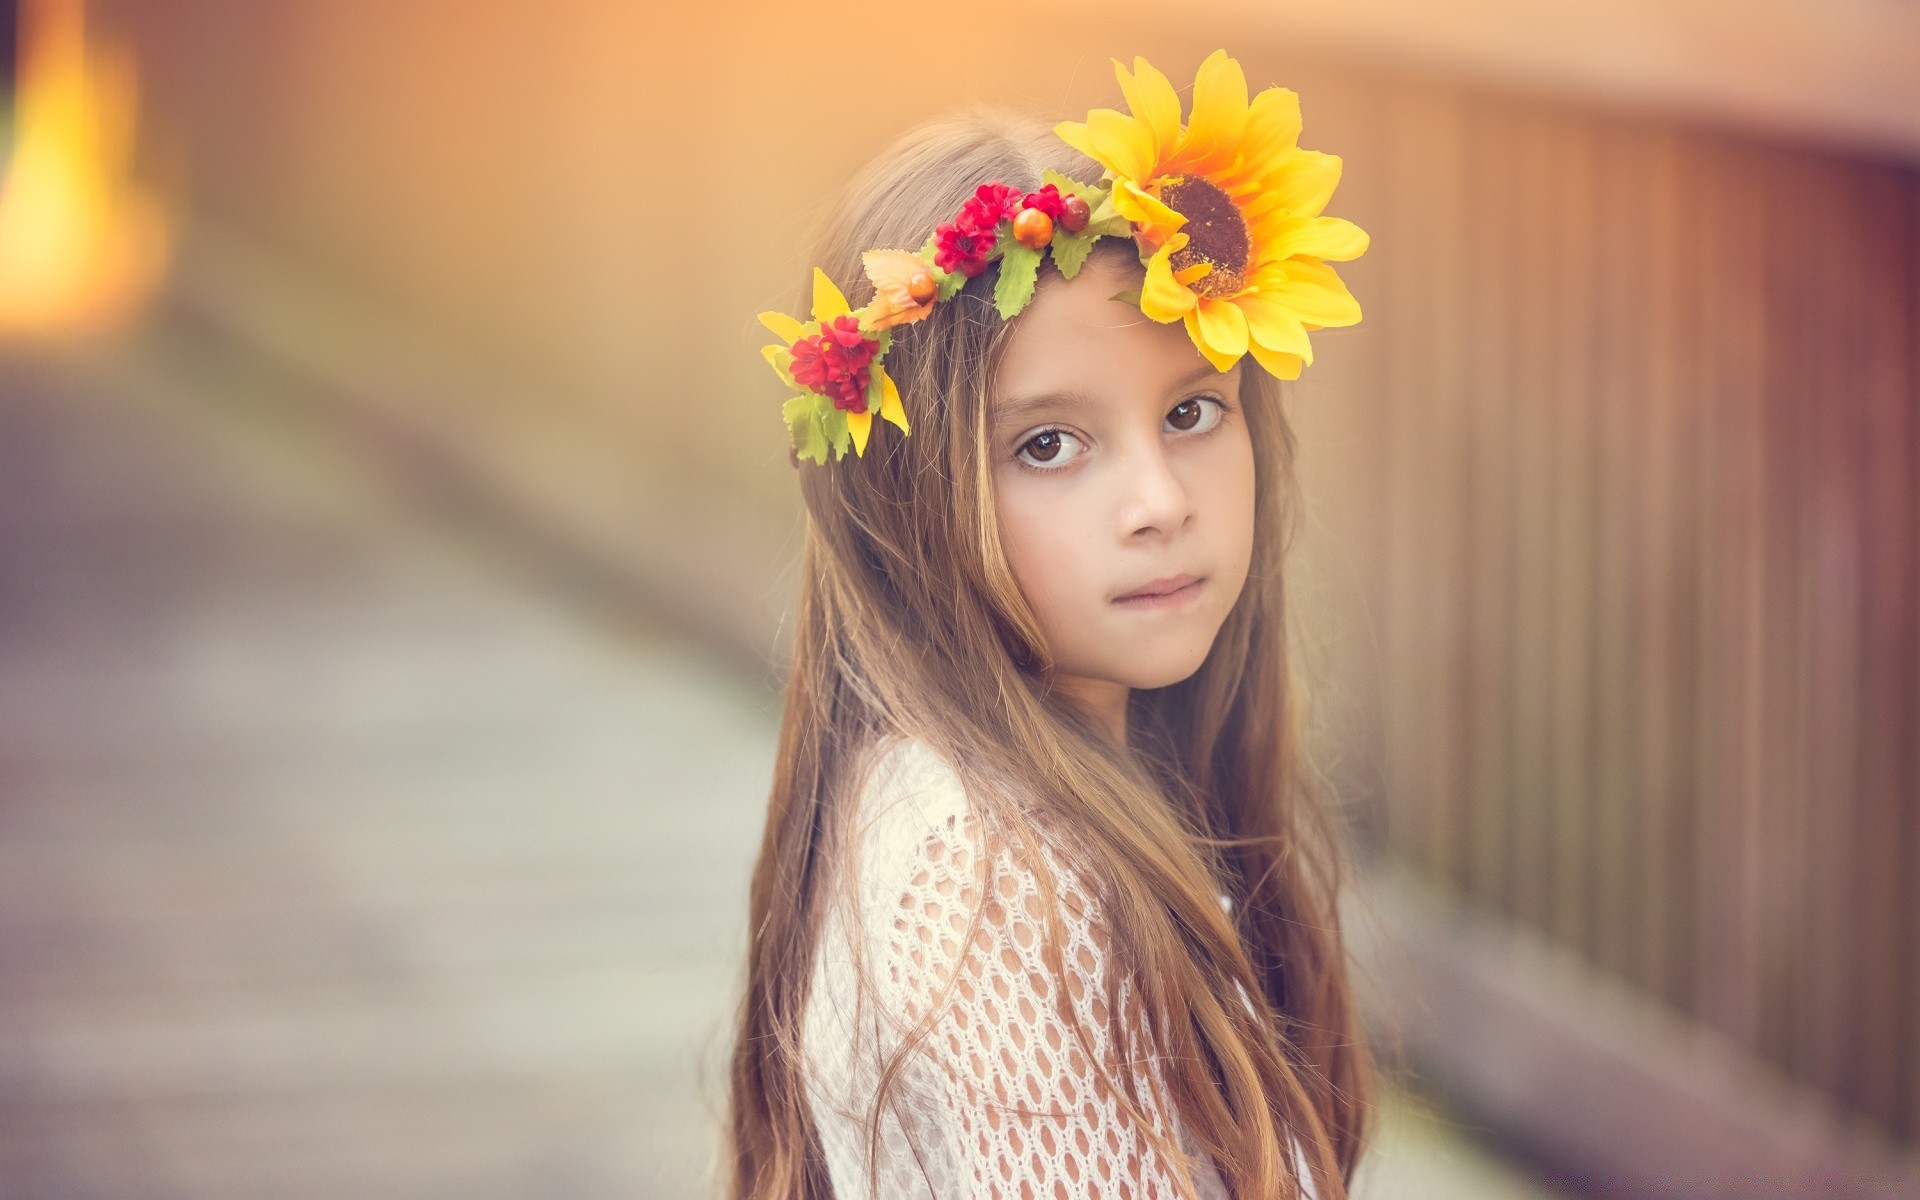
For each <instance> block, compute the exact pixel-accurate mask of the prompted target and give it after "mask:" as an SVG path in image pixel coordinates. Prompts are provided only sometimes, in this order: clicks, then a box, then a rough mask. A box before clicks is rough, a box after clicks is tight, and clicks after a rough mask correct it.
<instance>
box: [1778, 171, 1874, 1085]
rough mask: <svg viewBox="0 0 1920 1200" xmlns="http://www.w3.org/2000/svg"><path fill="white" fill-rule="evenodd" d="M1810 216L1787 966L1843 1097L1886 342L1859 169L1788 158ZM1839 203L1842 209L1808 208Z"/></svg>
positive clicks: (1805, 1052)
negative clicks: (1871, 297)
mask: <svg viewBox="0 0 1920 1200" xmlns="http://www.w3.org/2000/svg"><path fill="white" fill-rule="evenodd" d="M1800 177H1801V179H1802V180H1803V181H1804V186H1805V188H1806V197H1807V202H1808V204H1809V205H1810V212H1809V216H1810V217H1813V219H1810V220H1808V221H1806V222H1805V223H1804V224H1802V225H1801V230H1802V233H1801V239H1802V242H1803V245H1804V246H1805V250H1806V253H1807V254H1808V255H1809V257H1810V259H1811V261H1810V262H1808V263H1807V264H1806V267H1805V270H1804V275H1803V278H1802V282H1801V286H1802V288H1803V289H1804V290H1805V291H1806V292H1807V293H1808V294H1809V295H1810V296H1817V297H1819V298H1820V299H1819V300H1818V302H1817V305H1809V306H1808V311H1806V313H1805V314H1804V319H1805V328H1806V333H1807V336H1808V338H1809V341H1810V343H1811V344H1809V345H1808V346H1807V348H1806V351H1805V354H1804V358H1805V361H1806V364H1807V369H1808V374H1809V377H1810V378H1809V385H1810V386H1809V387H1808V388H1807V392H1806V395H1805V396H1804V398H1803V401H1802V406H1801V409H1800V414H1799V419H1800V420H1801V422H1802V429H1803V430H1804V433H1803V434H1802V436H1801V437H1799V438H1798V439H1796V440H1797V441H1798V443H1799V447H1800V453H1801V455H1802V456H1803V458H1804V459H1805V462H1806V476H1805V479H1806V484H1807V489H1806V493H1805V496H1804V498H1803V500H1802V504H1803V506H1804V507H1803V509H1802V512H1803V514H1804V523H1803V525H1802V532H1801V536H1802V539H1803V541H1802V548H1801V554H1800V561H1801V563H1802V571H1803V584H1802V595H1803V601H1802V605H1803V607H1802V614H1803V615H1802V622H1803V626H1804V632H1803V636H1804V638H1805V639H1806V640H1805V654H1806V664H1807V665H1806V677H1805V696H1806V703H1805V717H1804V721H1805V735H1804V744H1805V747H1806V767H1805V771H1806V777H1805V778H1806V783H1805V785H1804V787H1803V788H1801V789H1800V791H1799V794H1798V795H1797V796H1796V798H1795V805H1796V807H1797V808H1798V810H1799V812H1800V814H1801V822H1800V823H1801V828H1802V829H1803V830H1804V846H1805V856H1806V857H1805V863H1806V866H1805V870H1806V880H1807V891H1806V897H1805V903H1804V906H1803V907H1802V908H1801V910H1800V914H1799V915H1800V918H1801V921H1802V925H1801V928H1800V930H1799V935H1800V938H1801V948H1800V951H1799V954H1800V957H1801V958H1802V963H1801V964H1800V966H1799V967H1798V968H1797V972H1796V973H1797V977H1798V981H1799V987H1798V991H1799V994H1800V1005H1799V1011H1798V1012H1797V1013H1796V1024H1797V1029H1796V1033H1795V1041H1796V1042H1797V1043H1798V1044H1799V1046H1800V1047H1801V1049H1800V1061H1801V1063H1802V1064H1803V1067H1802V1069H1803V1071H1804V1073H1805V1075H1806V1077H1807V1078H1809V1079H1811V1080H1813V1081H1814V1082H1815V1083H1817V1084H1818V1085H1819V1086H1821V1087H1822V1088H1825V1089H1826V1090H1827V1091H1828V1092H1829V1093H1830V1094H1832V1095H1835V1096H1838V1097H1840V1098H1842V1099H1843V1100H1844V1099H1847V1098H1848V1097H1847V1084H1846V1078H1845V1075H1846V1066H1845V1062H1846V1058H1847V1043H1848V1042H1849V1041H1850V1040H1851V1039H1852V1038H1853V1036H1854V1034H1855V1030H1854V1028H1853V1022H1852V1020H1851V1019H1850V1014H1849V1012H1848V1009H1849V1007H1850V997H1851V995H1852V994H1853V993H1854V992H1855V991H1857V990H1858V989H1859V988H1860V987H1861V986H1862V984H1863V983H1864V982H1865V977H1864V975H1863V973H1862V972H1861V962H1860V959H1859V946H1860V942H1859V939H1858V938H1856V937H1850V936H1848V932H1849V931H1850V930H1853V929H1855V928H1857V927H1858V925H1857V919H1856V916H1855V913H1854V911H1853V905H1852V899H1853V890H1854V889H1853V883H1854V879H1855V872H1856V871H1857V870H1858V869H1859V859H1858V844H1857V838H1858V830H1859V822H1860V815H1861V809H1862V807H1863V804H1862V797H1861V794H1860V778H1859V769H1858V768H1859V750H1860V745H1859V727H1860V711H1859V696H1860V648H1861V641H1860V621H1861V615H1862V614H1861V591H1862V580H1861V573H1862V571H1863V569H1864V567H1865V559H1864V556H1863V553H1862V547H1861V544H1860V539H1861V535H1862V531H1863V530H1864V529H1865V528H1866V521H1865V514H1864V513H1863V512H1862V511H1861V482H1862V474H1863V472H1862V467H1863V463H1862V462H1861V461H1860V454H1861V447H1860V444H1859V443H1860V433H1861V431H1862V429H1863V428H1864V419H1863V409H1864V407H1865V404H1866V399H1865V396H1864V392H1865V388H1864V382H1865V378H1864V377H1865V375H1866V374H1867V372H1868V371H1869V370H1870V367H1869V366H1868V365H1867V364H1868V362H1869V360H1870V359H1871V358H1872V357H1873V356H1874V355H1876V354H1879V353H1884V352H1885V351H1884V350H1883V349H1881V348H1879V347H1875V346H1872V345H1870V344H1868V343H1867V342H1866V341H1865V340H1864V339H1863V338H1862V333H1863V332H1864V330H1865V329H1866V328H1867V324H1868V322H1867V315H1866V313H1865V311H1864V297H1863V295H1862V290H1863V289H1862V282H1863V279H1862V276H1863V273H1864V270H1865V260H1866V257H1867V255H1868V254H1870V253H1873V252H1874V251H1872V250H1870V249H1869V248H1868V246H1867V245H1866V242H1865V238H1864V237H1863V236H1862V230H1861V224H1862V222H1861V221H1860V215H1861V209H1862V205H1863V200H1864V197H1863V195H1862V184H1863V172H1861V171H1860V170H1859V169H1858V168H1857V167H1855V166H1853V165H1852V164H1848V163H1841V162H1833V161H1827V160H1816V161H1815V162H1814V163H1812V164H1810V165H1809V166H1808V167H1807V168H1805V169H1803V170H1802V171H1801V172H1800ZM1833 213H1848V214H1850V217H1849V219H1847V220H1844V221H1836V220H1833V219H1831V218H1828V219H1818V217H1817V216H1816V214H1833Z"/></svg>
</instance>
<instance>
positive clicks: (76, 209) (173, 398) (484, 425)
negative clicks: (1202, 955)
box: [0, 0, 1920, 1200]
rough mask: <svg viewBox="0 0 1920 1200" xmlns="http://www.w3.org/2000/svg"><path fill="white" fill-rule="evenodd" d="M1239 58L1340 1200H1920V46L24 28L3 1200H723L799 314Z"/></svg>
mask: <svg viewBox="0 0 1920 1200" xmlns="http://www.w3.org/2000/svg"><path fill="white" fill-rule="evenodd" d="M1219 46H1224V47H1226V48H1227V49H1228V50H1229V51H1230V52H1231V53H1233V54H1234V55H1235V56H1236V57H1238V58H1239V59H1240V60H1241V61H1242V63H1243V64H1244V65H1245V66H1246V68H1247V72H1248V75H1249V79H1250V81H1251V82H1252V84H1253V86H1255V87H1256V88H1257V87H1260V86H1264V85H1266V84H1269V83H1278V84H1283V85H1285V86H1289V87H1292V88H1294V89H1295V90H1297V91H1298V92H1300V94H1301V96H1302V98H1303V107H1304V112H1305V122H1306V124H1305V131H1304V133H1303V135H1302V144H1303V145H1306V146H1308V147H1309V148H1315V149H1325V150H1329V151H1332V152H1334V153H1337V154H1340V155H1341V156H1343V158H1344V159H1345V175H1344V179H1343V182H1342V185H1341V187H1340V189H1339V191H1338V192H1337V193H1336V195H1335V198H1334V201H1333V203H1332V205H1331V206H1330V208H1329V211H1330V212H1332V213H1334V214H1336V215H1340V216H1344V217H1348V218H1350V219H1352V220H1354V221H1356V222H1358V223H1359V224H1360V225H1361V226H1362V227H1364V228H1366V229H1367V230H1369V231H1370V232H1371V234H1372V236H1373V244H1372V248H1371V250H1370V251H1369V252H1368V254H1367V255H1366V256H1365V257H1364V258H1362V259H1361V260H1359V261H1358V262H1355V263H1353V264H1349V265H1344V266H1343V267H1342V275H1343V277H1344V278H1345V279H1346V280H1347V281H1348V282H1349V283H1350V285H1351V286H1352V289H1353V291H1354V293H1355V295H1356V296H1358V297H1359V299H1360V301H1361V304H1362V306H1363V308H1364V310H1365V312H1366V319H1365V321H1363V322H1362V324H1360V325H1359V326H1357V327H1355V328H1353V329H1348V330H1329V331H1325V332H1322V333H1320V334H1317V335H1316V336H1315V346H1316V351H1317V353H1318V361H1317V362H1316V364H1315V365H1314V367H1313V369H1312V370H1310V371H1309V372H1307V374H1306V376H1305V377H1304V378H1303V379H1302V381H1301V382H1299V383H1298V384H1297V385H1293V390H1292V392H1291V395H1290V397H1289V401H1288V402H1289V404H1290V406H1291V407H1290V415H1291V417H1292V420H1293V422H1294V424H1295V427H1296V429H1297V430H1298V431H1299V434H1300V438H1301V444H1302V447H1303V457H1302V471H1303V473H1304V475H1305V477H1306V478H1305V482H1306V487H1307V491H1308V494H1309V496H1310V500H1311V512H1310V520H1309V526H1308V529H1307V530H1306V532H1305V536H1304V537H1303V539H1302V541H1301V543H1300V544H1299V550H1298V553H1297V556H1296V558H1295V560H1294V563H1293V565H1292V572H1293V580H1292V586H1293V588H1294V593H1295V596H1296V597H1297V604H1298V607H1299V609H1300V612H1301V626H1302V632H1303V635H1304V641H1305V646H1304V649H1305V651H1306V661H1307V665H1308V669H1309V671H1310V675H1311V680H1312V683H1313V688H1314V692H1313V698H1314V704H1313V721H1314V739H1315V740H1314V744H1315V748H1316V753H1317V756H1318V759H1319V762H1320V763H1321V769H1322V770H1323V771H1324V773H1325V775H1326V778H1327V781H1328V783H1329V785H1330V788H1331V790H1332V793H1333V795H1334V797H1335V799H1336V801H1337V803H1338V804H1339V806H1340V809H1341V812H1342V814H1343V816H1344V817H1345V819H1346V820H1347V822H1348V824H1349V826H1350V828H1351V830H1352V837H1353V844H1354V852H1355V855H1356V856H1357V858H1358V860H1359V863H1360V866H1361V868H1362V869H1361V871H1360V875H1359V879H1358V886H1357V887H1356V888H1355V891H1354V895H1353V897H1352V901H1353V907H1352V912H1351V916H1350V919H1349V926H1350V929H1351V936H1352V939H1353V943H1354V947H1355V950H1356V953H1357V954H1358V955H1359V956H1360V959H1361V964H1362V971H1363V978H1362V985H1363V987H1364V989H1365V1000H1366V1004H1367V1011H1368V1018H1369V1023H1370V1026H1371V1027H1372V1028H1373V1029H1374V1030H1375V1032H1376V1037H1377V1040H1378V1042H1379V1044H1380V1045H1381V1047H1382V1053H1383V1054H1384V1055H1386V1056H1387V1057H1388V1060H1389V1065H1390V1066H1391V1068H1392V1071H1393V1078H1394V1080H1395V1083H1396V1086H1395V1088H1394V1089H1393V1090H1392V1091H1390V1092H1389V1093H1388V1095H1387V1096H1386V1097H1385V1101H1384V1106H1383V1114H1384V1133H1383V1137H1382V1139H1381V1142H1380V1145H1379V1147H1378V1149H1377V1150H1376V1151H1375V1152H1374V1154H1373V1156H1372V1157H1371V1158H1370V1159H1369V1161H1368V1162H1367V1163H1366V1164H1365V1165H1364V1166H1363V1168H1362V1173H1361V1180H1360V1188H1359V1194H1360V1195H1362V1196H1370V1197H1396V1196H1397V1197H1424V1196H1458V1197H1468V1196H1475V1197H1502V1196H1511V1197H1552V1196H1568V1197H1571V1196H1675V1197H1680V1196H1758V1195H1767V1196H1822V1197H1828V1196H1847V1197H1852V1196H1916V1195H1920V1168H1917V1167H1916V1157H1915V1143H1916V1141H1917V1140H1920V883H1916V880H1915V874H1916V870H1915V868H1916V866H1920V695H1916V680H1917V679H1920V638H1917V637H1916V627H1917V626H1920V571H1917V570H1916V563H1917V562H1920V487H1917V485H1916V481H1917V480H1920V427H1917V426H1920V420H1917V418H1920V7H1916V6H1915V5H1914V4H1913V3H1911V2H1910V0H1747V2H1746V3H1742V4H1732V3H1728V2H1725V0H1620V2H1618V3H1614V4H1610V5H1604V6H1592V5H1573V4H1566V3H1559V2H1555V0H1446V2H1444V3H1429V4H1415V3H1410V2H1408V0H1345V2H1343V3H1339V4H1325V5H1320V6H1286V7H1279V6H1273V5H1260V4H1250V3H1245V2H1244V0H1200V2H1196V3H1189V4H1183V5H1179V6H1167V5H1145V4H1137V3H1133V2H1132V0H1116V2H1114V3H1109V4H1104V5H1098V6H1096V5H1091V4H1084V3H1078V2H1076V0H1062V2H1061V3H1057V4H1053V5H1050V6H1048V7H1046V8H1044V9H1040V8H1036V7H1034V6H1031V5H1015V4H1010V3H1002V2H1000V0H989V2H988V3H984V4H974V5H968V6H966V7H965V8H964V9H946V8H941V7H937V6H917V5H896V6H890V7H889V6H880V5H868V4H860V5H854V6H849V7H842V8H833V9H823V8H820V7H819V6H799V5H793V6H787V5H778V4H774V3H771V2H768V0H753V2H752V3H749V4H746V5H735V6H726V5H714V6H697V5H693V6H672V7H665V8H648V7H643V6H639V5H619V4H612V3H592V2H588V0H556V2H553V3H547V4H542V5H527V4H509V3H505V2H504V0H500V2H494V0H484V2H478V3H476V2H473V0H468V2H465V3H454V2H453V0H380V2H378V3H376V2H374V0H326V2H325V3H321V2H319V0H274V2H272V3H265V4H262V3H250V2H246V0H94V2H93V3H90V4H88V5H86V7H85V8H84V11H83V9H82V6H81V5H80V4H79V3H77V2H76V0H0V1198H7V1200H11V1198H14V1197H22V1198H25V1197H36V1198H37V1197H61V1198H68V1197H71V1198H82V1197H84V1198H96V1197H97V1198H103V1200H104V1198H119V1197H179V1198H183V1200H185V1198H192V1200H199V1198H202V1197H236V1198H238V1197H296V1196H297V1197H308V1196H311V1197H341V1196H353V1197H437V1196H449V1197H450V1196H456V1195H457V1196H460V1197H463V1198H473V1197H490V1196H500V1197H506V1196H516V1197H525V1196H540V1197H582V1198H585V1197H614V1196H640V1197H653V1196H661V1197H677V1196H700V1195H710V1194H713V1192H714V1190H715V1188H716V1187H717V1183H718V1180H719V1179H720V1178H721V1175H720V1172H719V1162H718V1159H717V1153H718V1148H719V1121H720V1115H721V1112H722V1097H723V1090H722V1087H721V1072H722V1069H723V1067H724V1063H725V1056H726V1052H727V1049H728V1040H729V1038H730V1035H731V1028H730V1024H731V1018H732V1004H733V1001H734V999H735V997H736V996H737V989H738V985H739V969H740V963H741V956H742V954H743V951H744V945H745V928H744V926H745V917H744V912H745V900H746V878H747V872H748V869H749V867H750V865H751V859H752V855H753V853H754V851H755V849H756V848H757V838H758V832H759V825H760V819H761V815H762V814H761V809H762V807H763V805H764V801H765V789H766V785H767V781H768V776H769V771H770V769H771V763H772V757H773V745H772V742H773V730H774V721H775V719H776V716H777V711H778V687H779V684H780V680H781V673H780V667H779V664H780V661H781V656H782V652H783V649H782V646H783V644H782V641H781V631H782V629H783V626H784V622H785V619H786V614H787V609H788V605H789V602H790V596H791V591H792V586H793V575H792V568H793V565H794V562H793V560H794V555H795V551H796V547H797V540H796V538H797V531H798V522H797V514H798V501H797V495H796V493H795V489H794V483H793V473H792V471H791V469H790V468H789V466H788V461H787V453H786V447H785V442H784V437H785V435H784V431H783V428H782V425H781V423H780V422H779V421H778V420H777V419H775V415H774V414H775V413H776V412H777V408H778V404H779V402H780V401H781V400H782V399H783V398H784V396H783V394H782V393H781V391H780V389H779V387H778V385H777V383H776V382H775V381H774V380H772V379H771V378H770V377H769V376H768V373H767V371H766V369H765V366H764V365H763V364H762V363H761V361H760V357H759V355H758V353H757V350H758V347H759V346H760V345H761V343H762V342H763V341H765V335H764V333H763V332H762V331H761V330H760V329H759V327H758V326H757V325H756V324H755V322H754V320H753V315H754V314H755V313H756V312H758V311H760V310H762V309H766V308H784V309H789V310H795V309H797V308H798V307H799V299H800V294H801V285H802V282H803V280H804V278H805V272H806V269H807V267H808V265H809V261H810V259H809V254H808V249H809V239H810V238H811V236H812V235H813V233H814V231H815V230H816V229H817V228H818V227H819V224H820V222H821V221H822V219H823V218H824V216H825V215H826V213H827V212H828V210H829V206H830V205H831V204H832V203H833V197H834V191H835V188H836V186H837V185H838V184H839V183H840V182H841V181H842V180H843V179H844V178H845V177H846V176H847V175H848V174H849V173H850V172H851V171H852V170H854V169H855V168H856V167H857V166H858V165H859V164H860V163H861V162H862V161H864V160H865V159H866V158H867V157H868V156H869V155H871V154H872V153H874V152H875V151H876V150H878V149H879V148H880V147H881V146H882V145H884V144H885V143H886V142H887V141H888V140H889V139H891V138H892V137H893V136H894V135H895V134H896V133H897V132H898V131H899V130H901V129H902V128H904V127H905V126H906V125H908V124H909V123H911V122H912V121H914V120H917V119H919V118H921V117H923V116H926V115H930V114H932V113H935V112H938V111H940V110H943V109H946V108H949V107H951V106H954V105H956V104H961V103H964V102H967V101H970V100H985V101H988V102H992V103H998V104H1005V105H1009V106H1013V107H1019V108H1024V109H1029V110H1031V111H1034V112H1037V113H1040V114H1042V115H1046V116H1049V117H1055V118H1066V117H1077V116H1079V115H1080V114H1082V113H1083V112H1084V111H1085V110H1086V109H1087V108H1089V107H1092V106H1096V105H1117V104H1119V96H1118V90H1117V88H1116V86H1115V84H1114V81H1113V78H1112V73H1111V67H1110V65H1109V62H1108V60H1109V58H1110V57H1116V56H1117V57H1122V58H1126V59H1131V57H1132V56H1133V55H1135V54H1143V55H1146V56H1147V57H1148V58H1150V59H1151V60H1152V61H1153V62H1154V63H1155V64H1156V65H1159V66H1161V67H1162V68H1163V69H1165V70H1166V71H1167V72H1168V74H1169V75H1170V76H1171V77H1172V78H1173V79H1174V81H1175V83H1176V84H1177V85H1178V84H1181V83H1184V82H1188V81H1190V80H1191V78H1192V72H1193V69H1194V67H1195V66H1197V64H1198V63H1199V61H1200V60H1201V59H1202V58H1203V57H1204V56H1205V55H1206V53H1207V52H1209V51H1211V50H1212V49H1214V48H1216V47H1219Z"/></svg>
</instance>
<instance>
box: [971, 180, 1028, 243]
mask: <svg viewBox="0 0 1920 1200" xmlns="http://www.w3.org/2000/svg"><path fill="white" fill-rule="evenodd" d="M1019 211H1020V189H1019V188H1014V187H1008V186H1007V185H1006V184H1004V183H999V182H994V183H983V184H981V185H980V186H979V187H977V188H975V189H974V192H973V195H972V196H971V197H970V198H969V199H968V200H967V202H966V203H965V204H962V205H961V206H960V223H961V224H963V225H966V224H971V225H972V226H973V227H974V228H975V229H983V230H986V231H987V232H988V233H989V234H991V233H992V231H993V227H994V226H995V225H998V224H999V223H1000V222H1002V221H1004V220H1006V219H1007V218H1009V217H1011V216H1013V214H1014V213H1016V212H1019Z"/></svg>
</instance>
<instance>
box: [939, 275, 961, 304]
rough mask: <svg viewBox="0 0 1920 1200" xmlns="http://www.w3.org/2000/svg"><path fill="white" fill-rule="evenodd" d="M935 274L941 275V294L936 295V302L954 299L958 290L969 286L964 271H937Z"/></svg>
mask: <svg viewBox="0 0 1920 1200" xmlns="http://www.w3.org/2000/svg"><path fill="white" fill-rule="evenodd" d="M935 274H936V275H938V276H939V280H940V291H939V294H938V295H936V296H935V297H934V300H935V301H936V302H938V301H941V300H951V299H953V297H954V294H955V293H956V292H958V291H959V290H960V289H961V288H963V287H965V286H967V276H966V275H965V274H964V273H963V272H960V271H944V272H943V271H936V272H935Z"/></svg>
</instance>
